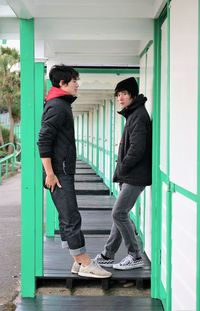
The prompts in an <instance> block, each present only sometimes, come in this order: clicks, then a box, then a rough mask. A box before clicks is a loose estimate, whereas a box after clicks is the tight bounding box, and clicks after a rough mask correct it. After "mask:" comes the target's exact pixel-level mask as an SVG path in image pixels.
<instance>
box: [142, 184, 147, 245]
mask: <svg viewBox="0 0 200 311" xmlns="http://www.w3.org/2000/svg"><path fill="white" fill-rule="evenodd" d="M143 196H144V206H143V233H144V239H143V247H144V248H145V243H146V234H145V233H146V230H145V229H146V201H147V200H146V190H144V192H143Z"/></svg>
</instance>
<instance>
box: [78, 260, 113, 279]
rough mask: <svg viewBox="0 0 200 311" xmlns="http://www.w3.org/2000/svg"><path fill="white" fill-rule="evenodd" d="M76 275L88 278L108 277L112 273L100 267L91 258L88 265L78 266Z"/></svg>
mask: <svg viewBox="0 0 200 311" xmlns="http://www.w3.org/2000/svg"><path fill="white" fill-rule="evenodd" d="M78 275H80V276H85V277H88V278H97V279H105V278H110V277H111V275H112V273H111V272H108V271H106V270H104V269H103V268H101V267H100V265H99V264H98V263H97V262H96V261H94V260H91V263H90V264H89V265H88V266H86V267H84V266H83V265H81V266H80V269H79V272H78Z"/></svg>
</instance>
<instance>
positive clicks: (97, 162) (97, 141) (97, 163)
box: [96, 106, 99, 174]
mask: <svg viewBox="0 0 200 311" xmlns="http://www.w3.org/2000/svg"><path fill="white" fill-rule="evenodd" d="M96 116H97V122H96V124H97V128H96V135H97V137H96V168H97V174H98V173H99V106H98V107H97V110H96Z"/></svg>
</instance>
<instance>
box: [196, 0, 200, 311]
mask: <svg viewBox="0 0 200 311" xmlns="http://www.w3.org/2000/svg"><path fill="white" fill-rule="evenodd" d="M198 86H200V0H198ZM197 137H198V141H197V265H196V270H197V280H196V310H200V295H199V293H200V87H198V135H197Z"/></svg>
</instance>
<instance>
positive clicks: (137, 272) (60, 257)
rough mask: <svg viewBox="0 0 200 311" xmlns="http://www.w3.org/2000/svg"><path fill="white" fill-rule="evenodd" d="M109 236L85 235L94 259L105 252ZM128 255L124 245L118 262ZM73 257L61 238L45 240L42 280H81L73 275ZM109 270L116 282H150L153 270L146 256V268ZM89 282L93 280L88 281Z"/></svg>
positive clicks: (117, 257)
mask: <svg viewBox="0 0 200 311" xmlns="http://www.w3.org/2000/svg"><path fill="white" fill-rule="evenodd" d="M107 238H108V235H85V239H86V247H87V252H88V254H89V255H90V256H91V258H94V257H95V256H96V255H97V254H98V253H100V252H101V251H102V250H103V247H104V245H105V242H106V241H107ZM126 255H127V251H126V248H125V246H124V243H122V245H121V246H120V249H119V250H118V252H117V254H116V258H115V260H116V262H119V261H120V260H121V259H122V258H123V257H125V256H126ZM72 262H73V260H72V257H71V256H70V255H69V252H68V250H66V249H62V248H61V242H60V237H59V236H56V237H55V238H48V239H47V238H45V241H44V277H42V279H45V278H47V279H67V278H71V279H80V278H81V277H79V276H78V275H74V274H72V273H71V271H70V270H71V266H72ZM107 270H109V271H111V272H112V273H113V275H112V279H115V280H150V274H151V268H150V262H149V260H148V258H147V256H146V255H145V254H144V266H143V267H142V268H138V269H133V270H129V271H119V270H114V269H112V268H107ZM88 280H89V281H90V280H91V279H88Z"/></svg>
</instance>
